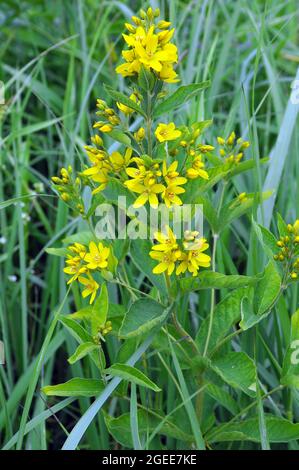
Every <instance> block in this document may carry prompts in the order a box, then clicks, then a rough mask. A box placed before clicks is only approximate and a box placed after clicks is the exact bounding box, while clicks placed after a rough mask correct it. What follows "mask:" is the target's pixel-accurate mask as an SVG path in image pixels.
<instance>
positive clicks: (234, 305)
mask: <svg viewBox="0 0 299 470" xmlns="http://www.w3.org/2000/svg"><path fill="white" fill-rule="evenodd" d="M244 295H246V289H245V288H242V289H236V290H235V291H233V292H231V293H230V294H228V295H227V296H226V297H225V298H224V299H223V300H222V301H221V302H220V303H219V304H218V305H217V306H216V308H215V311H214V316H213V324H212V333H211V338H210V342H209V349H208V351H212V350H213V349H214V348H215V347H216V345H217V344H218V343H219V342H220V341H221V340H222V339H223V338H224V337H225V336H226V335H227V334H228V333H229V332H230V330H231V329H232V327H233V326H234V325H235V324H236V323H237V322H239V321H240V318H241V300H242V298H243V297H244ZM209 321H210V317H209V316H208V317H207V318H205V319H204V321H203V322H202V323H201V325H200V328H199V331H198V334H197V336H196V343H197V345H198V348H199V350H200V352H201V353H202V352H203V351H204V347H205V343H206V338H207V334H208V328H209Z"/></svg>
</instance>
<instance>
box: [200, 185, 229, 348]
mask: <svg viewBox="0 0 299 470" xmlns="http://www.w3.org/2000/svg"><path fill="white" fill-rule="evenodd" d="M226 185H227V182H226V181H225V180H224V181H223V184H222V189H221V193H220V198H219V203H218V208H217V219H218V221H219V215H220V212H221V208H222V205H223V201H224V194H225V189H226ZM218 239H219V234H218V233H215V232H213V252H212V271H214V272H215V271H216V250H217V242H218ZM214 310H215V289H212V290H211V308H210V318H209V326H208V334H207V338H206V343H205V347H204V351H203V356H204V357H205V356H206V355H207V352H208V348H209V343H210V339H211V334H212V328H213V320H214Z"/></svg>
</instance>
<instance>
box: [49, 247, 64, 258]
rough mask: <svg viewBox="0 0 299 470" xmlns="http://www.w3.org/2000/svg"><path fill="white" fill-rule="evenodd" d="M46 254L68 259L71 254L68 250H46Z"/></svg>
mask: <svg viewBox="0 0 299 470" xmlns="http://www.w3.org/2000/svg"><path fill="white" fill-rule="evenodd" d="M45 252H46V253H48V254H49V255H54V256H62V257H64V258H65V257H66V256H67V255H69V254H70V252H69V251H68V249H67V248H45Z"/></svg>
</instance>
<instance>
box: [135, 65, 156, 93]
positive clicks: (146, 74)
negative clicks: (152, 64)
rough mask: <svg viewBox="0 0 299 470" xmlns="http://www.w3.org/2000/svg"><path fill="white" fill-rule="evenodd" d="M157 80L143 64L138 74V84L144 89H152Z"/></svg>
mask: <svg viewBox="0 0 299 470" xmlns="http://www.w3.org/2000/svg"><path fill="white" fill-rule="evenodd" d="M155 82H156V78H155V75H154V74H153V73H152V72H151V71H150V70H148V69H146V68H145V67H143V66H142V67H141V68H140V72H139V74H138V85H139V86H140V88H142V90H144V91H148V90H149V91H151V90H152V89H153V88H154V85H155Z"/></svg>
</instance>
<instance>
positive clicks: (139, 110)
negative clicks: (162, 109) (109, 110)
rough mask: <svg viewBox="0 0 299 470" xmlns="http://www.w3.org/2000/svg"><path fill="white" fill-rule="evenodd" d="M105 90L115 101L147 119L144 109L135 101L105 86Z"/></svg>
mask: <svg viewBox="0 0 299 470" xmlns="http://www.w3.org/2000/svg"><path fill="white" fill-rule="evenodd" d="M104 88H105V90H106V91H107V93H108V94H109V95H110V96H111V98H113V99H114V100H115V101H118V102H119V103H122V104H124V105H126V106H128V107H129V108H131V109H134V111H136V112H137V113H139V114H141V115H142V116H143V117H145V118H146V114H145V112H144V111H143V109H142V108H140V106H139V105H138V104H137V103H135V101H133V100H131V99H130V98H128V97H127V96H126V95H124V94H123V93H121V92H120V91H116V90H114V89H113V88H111V87H110V86H108V85H105V86H104ZM109 135H110V136H111V132H109Z"/></svg>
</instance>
